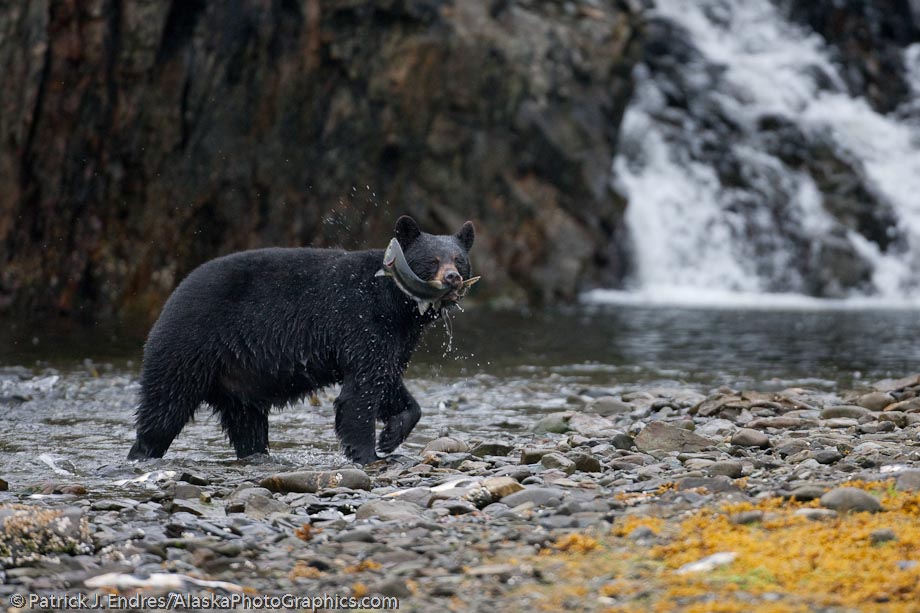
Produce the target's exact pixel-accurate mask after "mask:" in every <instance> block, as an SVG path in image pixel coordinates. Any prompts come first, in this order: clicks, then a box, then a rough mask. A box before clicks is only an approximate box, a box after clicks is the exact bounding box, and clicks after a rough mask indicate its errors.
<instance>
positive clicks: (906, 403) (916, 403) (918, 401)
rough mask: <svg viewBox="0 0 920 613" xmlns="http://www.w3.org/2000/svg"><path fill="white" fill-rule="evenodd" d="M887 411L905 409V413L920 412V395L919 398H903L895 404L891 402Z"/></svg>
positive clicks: (886, 408)
mask: <svg viewBox="0 0 920 613" xmlns="http://www.w3.org/2000/svg"><path fill="white" fill-rule="evenodd" d="M885 410H886V411H903V412H905V413H917V412H920V397H918V398H909V399H907V400H902V401H901V402H895V403H894V404H889V405H888V406H887V407H885Z"/></svg>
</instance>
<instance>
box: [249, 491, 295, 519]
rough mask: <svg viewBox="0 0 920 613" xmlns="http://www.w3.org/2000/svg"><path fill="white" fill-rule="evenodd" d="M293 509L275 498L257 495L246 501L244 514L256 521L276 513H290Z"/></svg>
mask: <svg viewBox="0 0 920 613" xmlns="http://www.w3.org/2000/svg"><path fill="white" fill-rule="evenodd" d="M290 511H291V508H290V507H289V506H288V505H286V504H284V503H283V502H281V501H280V500H275V499H274V498H269V497H268V496H262V495H259V494H255V495H252V496H250V497H249V498H247V499H246V504H245V506H244V508H243V513H245V514H246V515H248V516H249V517H252V518H255V519H263V518H266V517H269V516H271V515H272V514H274V513H289V512H290Z"/></svg>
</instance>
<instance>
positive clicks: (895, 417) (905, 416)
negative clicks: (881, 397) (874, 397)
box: [878, 411, 911, 428]
mask: <svg viewBox="0 0 920 613" xmlns="http://www.w3.org/2000/svg"><path fill="white" fill-rule="evenodd" d="M910 416H911V414H910V413H903V412H901V411H885V412H884V413H879V415H878V420H879V421H880V422H883V421H890V422H891V423H893V424H894V425H895V426H897V427H898V428H904V427H905V426H907V425H908V423H909V421H910V419H909V418H910Z"/></svg>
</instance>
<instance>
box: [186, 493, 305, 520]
mask: <svg viewBox="0 0 920 613" xmlns="http://www.w3.org/2000/svg"><path fill="white" fill-rule="evenodd" d="M183 502H185V501H183ZM290 512H291V507H289V506H288V505H286V504H284V503H283V502H281V501H280V500H275V499H274V498H269V497H268V496H261V495H259V494H255V495H252V496H250V497H248V498H247V499H246V504H245V506H244V507H243V513H245V514H246V515H248V516H249V517H252V518H254V519H265V518H266V517H268V516H270V515H271V514H272V513H290Z"/></svg>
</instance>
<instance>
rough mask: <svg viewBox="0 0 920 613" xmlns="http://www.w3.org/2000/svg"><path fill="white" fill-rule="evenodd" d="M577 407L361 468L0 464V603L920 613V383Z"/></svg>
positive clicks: (594, 390) (688, 392)
mask: <svg viewBox="0 0 920 613" xmlns="http://www.w3.org/2000/svg"><path fill="white" fill-rule="evenodd" d="M27 383H28V381H27ZM33 383H34V382H33ZM35 385H36V389H38V387H40V386H39V384H35ZM12 389H13V388H12V387H11V386H6V387H5V388H4V390H5V391H4V394H3V395H4V402H5V403H12V402H14V401H15V394H14V395H9V394H10V393H11V392H10V390H12ZM17 389H20V390H21V389H23V388H22V386H21V385H20V387H19V388H17ZM17 393H19V392H17ZM559 406H560V409H563V410H560V411H559V412H555V413H545V414H544V416H542V417H541V418H535V419H534V420H533V423H532V424H531V427H530V429H529V431H527V432H524V431H509V432H508V434H507V435H502V436H495V435H492V434H489V435H487V436H485V435H484V436H474V435H470V434H466V433H465V434H462V435H460V434H456V433H455V434H454V435H453V436H451V435H450V433H449V432H446V433H443V434H445V435H444V436H439V437H437V438H434V439H433V440H430V441H429V442H428V443H427V444H426V445H425V447H424V448H423V449H421V450H419V449H409V450H408V452H407V453H406V454H405V455H396V456H393V457H391V458H388V459H387V460H385V461H381V462H379V463H377V464H375V465H370V466H366V467H363V468H359V467H351V466H343V467H341V468H337V469H332V470H326V469H323V470H309V467H302V468H301V467H286V468H285V467H283V466H279V464H278V463H277V462H276V461H274V460H272V459H267V458H266V459H262V460H258V461H252V462H248V463H246V464H234V466H233V467H232V469H223V468H221V466H220V465H213V464H201V465H197V466H196V465H191V466H189V465H188V463H186V464H185V465H184V466H183V465H182V463H181V462H179V463H177V461H175V460H174V461H173V462H172V463H171V462H170V461H169V460H163V461H158V462H152V463H148V464H146V465H143V464H142V465H128V464H126V465H124V466H117V467H115V466H110V467H106V468H103V469H101V470H102V472H103V473H105V475H107V477H104V478H109V480H110V484H111V485H110V486H109V487H105V488H103V487H97V486H96V485H94V483H90V482H87V481H83V480H81V479H80V477H79V476H78V475H76V474H75V472H74V471H70V470H68V469H67V466H66V465H64V464H58V465H56V466H57V468H58V469H59V474H60V476H61V478H60V479H56V480H54V481H46V480H35V481H30V480H29V479H28V478H27V477H23V476H22V475H18V476H17V478H16V479H13V478H12V477H11V476H10V475H9V474H4V473H3V468H0V478H3V479H6V480H5V481H4V480H0V490H4V491H0V569H2V570H0V601H2V602H3V603H4V605H3V606H4V607H11V608H10V610H19V608H18V607H17V606H15V604H16V603H15V602H14V601H11V600H10V599H11V598H12V597H13V596H14V595H16V594H19V595H28V594H33V595H46V596H52V595H60V594H65V593H67V594H71V595H72V594H86V595H87V598H90V599H92V598H95V597H96V596H105V597H108V595H109V594H120V595H123V596H125V597H128V596H132V595H137V594H143V595H150V596H156V595H163V594H168V593H171V592H172V593H187V594H192V595H197V596H200V597H202V598H204V597H208V595H218V596H221V595H222V596H225V597H230V596H232V595H234V594H237V595H238V596H239V595H249V596H253V597H255V596H266V595H267V596H279V597H280V596H282V595H284V594H292V595H296V596H298V597H304V596H321V595H323V594H327V595H332V594H338V595H341V596H342V597H364V596H368V597H370V596H389V597H396V598H398V599H399V608H400V609H401V610H410V611H414V610H418V611H422V610H452V611H470V610H472V611H478V610H483V611H484V610H502V611H523V610H544V609H545V610H560V607H567V608H572V609H574V610H622V611H629V610H636V611H640V610H648V609H649V608H654V607H657V610H664V611H669V610H681V611H694V610H696V611H742V610H753V608H755V607H756V609H757V610H776V611H795V610H803V611H804V610H821V611H850V610H856V609H858V610H892V611H900V610H904V611H907V610H911V609H910V607H912V606H913V603H916V602H917V599H918V598H920V587H918V586H920V582H918V578H920V530H917V528H916V523H917V521H916V520H917V516H918V515H920V453H918V452H920V437H918V435H920V376H912V377H908V378H904V379H898V380H885V381H879V382H876V383H874V384H873V385H871V386H869V387H866V388H864V389H861V390H858V391H824V390H815V389H803V388H790V389H783V390H777V391H769V392H757V391H738V390H732V389H728V388H721V389H718V390H714V391H711V392H708V393H701V392H699V391H697V390H694V389H685V388H680V387H661V388H656V387H645V388H643V389H640V390H637V391H632V392H625V393H612V392H611V390H608V389H605V388H603V387H587V388H584V389H581V390H578V393H574V394H567V395H565V396H564V397H561V398H560V399H559ZM61 427H62V428H64V427H66V426H63V425H62V426H61ZM9 431H10V430H9V429H7V432H8V433H9ZM403 451H406V450H405V449H403ZM55 472H58V471H55ZM98 478H99V477H98V474H97V476H96V477H94V478H93V479H95V480H98ZM768 546H769V547H773V548H774V549H772V550H768V549H764V548H765V547H768ZM841 564H843V566H841ZM375 603H376V604H377V605H381V602H379V601H375ZM46 604H47V601H46ZM288 604H290V602H288ZM301 604H302V603H301ZM25 608H29V607H28V606H26V607H25ZM65 608H66V607H65ZM377 608H378V609H380V608H383V607H382V606H377Z"/></svg>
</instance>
